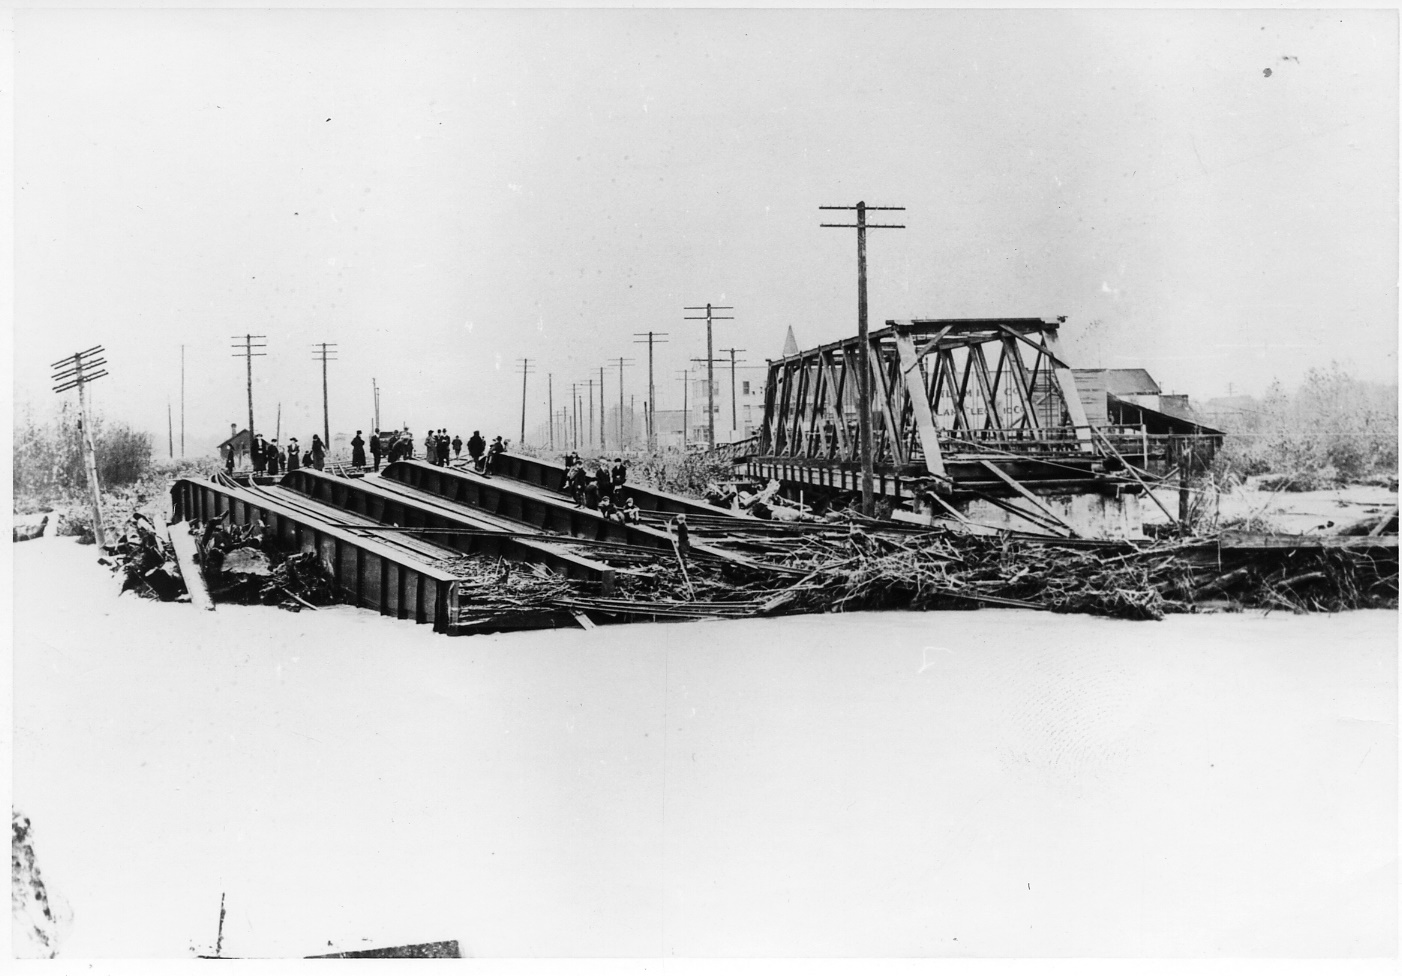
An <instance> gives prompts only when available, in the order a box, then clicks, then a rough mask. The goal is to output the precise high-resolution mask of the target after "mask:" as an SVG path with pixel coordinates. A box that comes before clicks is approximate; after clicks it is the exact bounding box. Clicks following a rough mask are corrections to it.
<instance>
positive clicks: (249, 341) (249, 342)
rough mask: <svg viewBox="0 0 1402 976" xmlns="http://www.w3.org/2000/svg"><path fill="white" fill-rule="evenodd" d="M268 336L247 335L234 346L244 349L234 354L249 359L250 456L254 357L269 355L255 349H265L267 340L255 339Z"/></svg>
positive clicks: (251, 446) (250, 446)
mask: <svg viewBox="0 0 1402 976" xmlns="http://www.w3.org/2000/svg"><path fill="white" fill-rule="evenodd" d="M234 338H235V339H237V338H239V337H238V336H234ZM266 338H267V336H256V335H245V336H244V337H243V344H242V345H241V346H239V345H236V346H234V348H235V349H242V350H243V351H242V352H236V353H234V355H235V356H242V357H243V358H244V359H246V360H247V361H248V450H249V456H250V457H252V456H253V455H252V451H253V357H254V356H266V355H267V353H265V352H255V351H254V350H256V349H265V348H267V345H268V344H267V343H266V342H254V341H253V340H254V339H266ZM233 449H234V447H233V445H232V444H230V445H229V450H230V451H233Z"/></svg>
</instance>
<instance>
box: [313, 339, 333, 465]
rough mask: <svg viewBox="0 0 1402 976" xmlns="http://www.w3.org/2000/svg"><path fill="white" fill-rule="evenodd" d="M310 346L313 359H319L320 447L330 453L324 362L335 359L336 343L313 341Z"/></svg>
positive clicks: (329, 426)
mask: <svg viewBox="0 0 1402 976" xmlns="http://www.w3.org/2000/svg"><path fill="white" fill-rule="evenodd" d="M312 348H313V349H315V350H317V351H316V352H314V353H312V358H313V359H320V360H321V438H322V445H321V449H322V450H323V451H326V452H327V453H330V451H331V410H330V407H329V405H328V402H329V401H328V397H327V393H326V364H327V363H328V362H335V361H336V343H334V342H314V343H312Z"/></svg>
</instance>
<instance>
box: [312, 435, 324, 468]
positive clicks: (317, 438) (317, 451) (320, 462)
mask: <svg viewBox="0 0 1402 976" xmlns="http://www.w3.org/2000/svg"><path fill="white" fill-rule="evenodd" d="M311 454H312V467H314V468H316V469H317V470H318V471H321V470H324V469H325V468H326V445H325V444H323V443H321V435H320V434H313V435H312V450H311Z"/></svg>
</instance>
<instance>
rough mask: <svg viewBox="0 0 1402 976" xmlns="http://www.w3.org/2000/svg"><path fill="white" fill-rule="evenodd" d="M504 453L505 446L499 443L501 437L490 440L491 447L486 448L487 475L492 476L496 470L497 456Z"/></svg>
mask: <svg viewBox="0 0 1402 976" xmlns="http://www.w3.org/2000/svg"><path fill="white" fill-rule="evenodd" d="M505 451H506V445H504V444H502V442H501V435H500V434H498V435H497V436H495V437H493V438H492V446H491V447H489V448H487V474H489V475H490V474H492V473H493V472H495V471H496V469H497V455H498V454H502V453H504V452H505Z"/></svg>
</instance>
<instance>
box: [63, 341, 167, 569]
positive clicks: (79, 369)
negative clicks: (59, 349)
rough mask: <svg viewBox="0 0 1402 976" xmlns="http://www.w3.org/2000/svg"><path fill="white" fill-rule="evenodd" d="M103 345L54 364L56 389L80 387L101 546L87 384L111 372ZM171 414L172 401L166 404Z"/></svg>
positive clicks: (81, 433) (82, 432)
mask: <svg viewBox="0 0 1402 976" xmlns="http://www.w3.org/2000/svg"><path fill="white" fill-rule="evenodd" d="M102 357H103V348H102V347H101V346H93V347H92V348H91V349H87V350H84V351H83V352H75V353H74V354H73V355H71V356H69V357H68V358H67V359H60V360H59V361H58V362H56V363H54V364H53V365H52V368H53V370H54V374H53V377H52V379H53V383H54V392H55V393H67V392H68V391H69V390H73V389H76V390H77V391H78V439H79V442H80V443H81V445H82V449H83V469H84V470H85V471H86V472H87V476H88V491H89V493H90V494H91V496H92V515H93V519H92V533H93V540H94V541H95V542H96V543H97V546H98V548H99V549H101V548H102V547H103V546H105V545H107V538H106V533H105V532H104V531H103V528H102V489H101V487H100V486H99V485H98V482H97V448H96V446H95V445H94V444H93V438H92V425H91V424H90V423H88V397H87V385H88V384H89V383H91V382H92V381H93V380H96V379H101V378H102V377H104V376H106V375H108V374H107V370H105V369H103V368H102V367H103V366H105V365H107V360H106V359H103V358H102ZM167 417H169V404H167Z"/></svg>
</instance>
